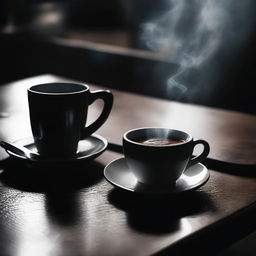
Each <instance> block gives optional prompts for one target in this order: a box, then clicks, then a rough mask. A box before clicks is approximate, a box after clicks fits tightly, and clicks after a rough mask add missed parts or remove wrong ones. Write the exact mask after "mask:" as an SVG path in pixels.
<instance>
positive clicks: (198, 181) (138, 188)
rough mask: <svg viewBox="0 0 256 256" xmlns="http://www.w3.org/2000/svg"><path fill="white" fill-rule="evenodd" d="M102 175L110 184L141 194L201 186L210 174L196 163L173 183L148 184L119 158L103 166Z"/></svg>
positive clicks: (167, 192) (162, 192)
mask: <svg viewBox="0 0 256 256" xmlns="http://www.w3.org/2000/svg"><path fill="white" fill-rule="evenodd" d="M104 176H105V178H106V180H107V181H108V182H110V183H111V184H112V185H114V186H116V187H118V188H122V189H125V190H128V191H131V192H136V193H142V194H179V193H182V192H186V191H191V190H195V189H197V188H199V187H201V186H202V185H204V184H205V183H206V182H207V181H208V179H209V177H210V174H209V171H208V169H207V168H206V167H205V166H204V165H203V164H201V163H198V164H195V165H193V166H191V167H189V168H188V169H187V170H186V171H185V172H184V173H183V174H182V175H181V177H180V178H179V179H178V180H177V182H176V184H175V185H170V186H165V187H162V186H161V187H158V186H150V185H146V184H143V183H140V182H138V181H137V179H136V177H135V176H134V174H133V173H132V171H131V170H130V169H129V168H128V166H127V164H126V161H125V159H124V158H119V159H116V160H114V161H112V162H111V163H109V164H108V165H107V166H106V167H105V169H104Z"/></svg>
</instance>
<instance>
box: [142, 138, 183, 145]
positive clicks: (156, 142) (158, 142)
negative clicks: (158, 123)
mask: <svg viewBox="0 0 256 256" xmlns="http://www.w3.org/2000/svg"><path fill="white" fill-rule="evenodd" d="M138 142H139V143H141V144H144V145H149V146H166V145H173V144H181V143H184V141H183V140H174V139H163V138H149V139H146V140H141V141H138Z"/></svg>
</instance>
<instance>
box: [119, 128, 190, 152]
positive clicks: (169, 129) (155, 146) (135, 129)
mask: <svg viewBox="0 0 256 256" xmlns="http://www.w3.org/2000/svg"><path fill="white" fill-rule="evenodd" d="M150 129H152V130H153V129H154V130H157V129H160V130H168V131H175V132H181V133H183V134H186V135H187V139H186V140H185V141H184V142H182V143H177V144H169V145H145V144H142V143H139V142H136V141H134V140H131V139H129V138H128V137H127V136H128V134H129V133H131V132H135V131H141V130H150ZM123 139H124V140H125V141H127V142H128V143H131V144H134V145H138V146H141V147H152V148H164V147H177V146H182V145H184V144H187V143H189V142H191V141H192V140H193V137H192V135H191V134H189V133H187V132H185V131H182V130H177V129H171V128H168V127H155V126H152V127H140V128H134V129H131V130H128V131H127V132H125V133H124V135H123Z"/></svg>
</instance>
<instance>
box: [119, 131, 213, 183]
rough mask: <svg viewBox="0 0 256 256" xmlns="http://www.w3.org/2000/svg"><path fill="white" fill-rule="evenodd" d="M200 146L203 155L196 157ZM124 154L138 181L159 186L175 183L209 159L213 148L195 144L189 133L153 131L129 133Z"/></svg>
mask: <svg viewBox="0 0 256 256" xmlns="http://www.w3.org/2000/svg"><path fill="white" fill-rule="evenodd" d="M198 144H202V145H203V151H202V153H201V154H200V155H198V156H195V157H192V153H193V149H194V147H195V146H196V145H198ZM123 150H124V156H125V159H126V162H127V165H128V167H129V168H130V169H131V170H132V172H133V173H134V175H135V176H136V178H137V180H138V181H139V182H142V183H145V184H149V185H158V186H159V185H170V184H172V183H175V182H176V181H177V180H178V178H179V177H180V176H181V175H182V173H183V172H184V170H185V169H186V168H188V167H190V166H192V165H194V164H196V163H198V162H201V161H203V160H204V159H205V158H206V157H207V155H208V154H209V151H210V147H209V144H208V143H207V142H206V141H204V140H196V141H195V140H194V139H193V137H192V136H191V135H190V134H188V133H186V132H183V131H179V130H173V129H168V128H157V127H156V128H154V127H150V128H138V129H134V130H130V131H128V132H126V133H125V134H124V135H123Z"/></svg>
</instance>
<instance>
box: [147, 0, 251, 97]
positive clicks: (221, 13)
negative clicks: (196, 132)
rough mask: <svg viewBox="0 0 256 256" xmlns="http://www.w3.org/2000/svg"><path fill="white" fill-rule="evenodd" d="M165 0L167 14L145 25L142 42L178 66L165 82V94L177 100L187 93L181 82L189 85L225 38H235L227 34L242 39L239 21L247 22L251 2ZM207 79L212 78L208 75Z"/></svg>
mask: <svg viewBox="0 0 256 256" xmlns="http://www.w3.org/2000/svg"><path fill="white" fill-rule="evenodd" d="M168 1H169V2H170V5H171V9H170V10H169V11H167V12H166V13H165V14H164V15H162V16H161V17H159V18H158V19H156V20H154V21H152V22H150V23H147V24H144V33H143V40H145V41H146V43H147V45H148V47H149V48H150V49H152V50H155V51H160V52H161V53H162V54H164V56H167V57H168V58H169V59H170V60H171V61H173V62H175V63H179V64H180V68H179V70H178V71H177V72H176V73H175V74H174V75H173V76H172V77H170V78H169V80H168V81H167V93H168V95H170V96H172V98H174V99H179V98H180V97H182V95H184V94H185V93H188V90H189V89H188V87H187V85H186V84H184V80H186V81H187V82H186V83H188V81H190V80H189V78H190V77H191V73H193V72H194V73H195V72H198V71H199V73H200V70H202V68H203V66H204V65H203V64H205V62H206V61H209V60H210V59H211V58H212V57H213V56H214V54H215V53H216V52H217V51H218V49H219V48H220V46H221V45H222V44H223V43H224V41H225V42H227V41H226V40H227V37H228V39H229V40H230V41H229V43H232V40H233V39H234V38H235V37H234V34H232V33H231V32H230V31H232V30H235V31H236V35H235V36H236V39H237V40H236V41H239V40H240V39H239V37H241V36H242V37H243V36H244V33H245V31H246V28H245V27H244V25H246V24H243V23H242V21H243V18H244V20H246V18H247V17H246V15H248V12H249V10H250V7H251V6H250V4H251V3H252V2H253V0H242V1H240V0H190V1H187V0H168ZM235 15H237V16H235ZM234 17H235V18H234ZM235 19H237V20H238V21H237V20H235ZM239 22H240V23H239ZM241 26H242V29H241ZM211 68H212V67H211ZM209 70H210V69H208V70H207V72H208V71H209ZM192 77H193V75H192ZM208 79H211V78H210V74H209V72H208Z"/></svg>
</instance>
